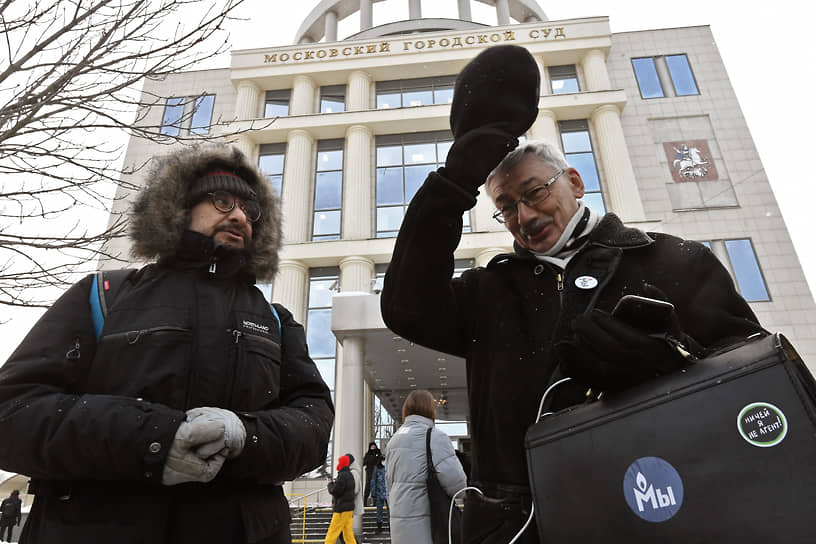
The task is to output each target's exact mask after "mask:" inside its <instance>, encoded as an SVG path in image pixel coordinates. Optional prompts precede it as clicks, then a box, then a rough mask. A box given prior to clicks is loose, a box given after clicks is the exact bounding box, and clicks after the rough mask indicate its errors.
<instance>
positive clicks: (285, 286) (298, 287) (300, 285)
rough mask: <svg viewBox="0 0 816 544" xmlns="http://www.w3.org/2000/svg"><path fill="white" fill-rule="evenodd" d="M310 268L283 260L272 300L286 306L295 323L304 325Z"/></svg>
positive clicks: (279, 266)
mask: <svg viewBox="0 0 816 544" xmlns="http://www.w3.org/2000/svg"><path fill="white" fill-rule="evenodd" d="M307 285H309V268H308V267H307V266H306V265H305V264H303V263H302V262H300V261H293V260H282V261H281V262H280V264H279V265H278V275H277V276H276V277H275V287H274V292H273V293H272V300H273V301H274V302H277V303H279V304H283V305H284V306H286V309H288V310H289V311H290V312H292V316H293V317H294V318H295V321H297V322H298V323H303V321H304V317H305V316H306V308H305V304H306V286H307Z"/></svg>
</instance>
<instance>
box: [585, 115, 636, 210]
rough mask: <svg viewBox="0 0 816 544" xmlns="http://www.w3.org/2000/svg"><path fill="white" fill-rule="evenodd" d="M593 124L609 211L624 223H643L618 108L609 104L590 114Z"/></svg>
mask: <svg viewBox="0 0 816 544" xmlns="http://www.w3.org/2000/svg"><path fill="white" fill-rule="evenodd" d="M592 122H593V123H594V125H595V133H596V136H597V137H598V138H597V139H598V148H599V149H598V151H599V155H600V159H601V164H603V169H604V172H605V174H606V194H607V196H608V197H609V211H613V212H615V213H616V214H618V216H619V217H620V218H621V220H623V221H624V222H626V221H643V220H645V219H646V215H645V214H644V212H643V203H642V202H641V201H640V193H639V191H638V186H637V182H636V181H635V172H634V169H633V168H632V161H631V160H630V159H629V150H628V149H627V148H626V140H625V139H624V137H623V127H622V126H621V122H620V112H619V111H618V108H617V107H616V106H613V105H612V104H605V105H603V106H600V107H599V108H598V109H596V110H595V111H594V112H592Z"/></svg>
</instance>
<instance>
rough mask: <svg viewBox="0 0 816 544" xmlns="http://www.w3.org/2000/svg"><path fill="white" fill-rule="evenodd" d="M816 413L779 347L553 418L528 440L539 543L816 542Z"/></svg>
mask: <svg viewBox="0 0 816 544" xmlns="http://www.w3.org/2000/svg"><path fill="white" fill-rule="evenodd" d="M814 399H816V383H815V382H814V380H813V377H812V376H811V374H810V372H809V371H808V369H807V367H806V366H805V365H804V363H803V362H802V360H801V359H800V358H799V356H798V355H797V354H796V351H795V350H794V349H793V347H792V346H791V345H790V343H789V342H788V341H787V340H786V339H785V338H784V337H783V336H782V335H780V334H775V335H766V336H764V337H761V338H757V339H754V340H752V341H749V342H746V343H745V344H744V345H741V346H739V347H737V348H735V349H732V350H730V351H727V352H725V353H721V354H719V355H716V356H712V357H710V358H707V359H704V360H702V361H700V362H698V363H697V364H694V365H691V366H689V367H688V368H687V369H685V370H684V371H683V372H679V373H675V374H672V375H669V376H664V377H662V378H659V379H656V380H653V381H651V382H649V383H648V384H644V385H643V386H639V387H637V388H632V389H630V390H627V391H625V392H622V393H619V394H617V395H614V396H613V395H606V396H604V397H602V399H601V400H599V401H597V402H593V403H590V404H584V405H580V406H576V407H573V408H570V409H567V410H563V411H561V412H558V413H555V414H552V415H547V416H544V417H542V419H541V420H540V421H539V422H538V423H536V424H535V425H533V426H532V427H530V429H529V430H528V432H527V439H526V447H527V462H528V467H529V469H530V485H531V487H532V489H533V495H534V502H535V510H536V512H535V514H536V522H537V525H538V531H539V537H540V541H541V542H547V543H548V544H558V543H567V542H569V543H576V542H581V543H589V542H605V543H606V542H614V543H617V542H637V543H652V542H653V543H661V544H674V543H677V544H680V543H682V544H691V543H697V542H705V543H708V542H714V543H718V544H737V543H739V544H745V543H752V542H785V543H800V542H802V543H804V542H808V543H814V542H816V523H814V520H813V518H812V517H811V516H813V515H814V514H816V409H815V408H814ZM757 403H759V404H757ZM673 471H674V472H673ZM630 504H631V506H630ZM636 507H637V508H636ZM640 509H642V512H641V511H640Z"/></svg>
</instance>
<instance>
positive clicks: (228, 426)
mask: <svg viewBox="0 0 816 544" xmlns="http://www.w3.org/2000/svg"><path fill="white" fill-rule="evenodd" d="M187 421H190V422H193V423H195V422H197V421H202V422H204V421H206V422H215V423H219V424H221V425H223V428H224V433H223V435H222V436H220V437H219V438H217V439H215V440H213V441H210V442H208V443H206V444H202V445H200V446H199V447H198V450H197V452H198V455H199V457H201V458H202V459H206V458H208V457H210V456H211V455H214V454H215V453H221V454H222V455H226V456H227V457H229V458H233V457H237V456H238V455H240V453H241V452H242V451H243V449H244V443H245V442H246V427H244V422H243V421H241V419H240V418H239V417H238V416H237V415H235V412H231V411H229V410H225V409H223V408H213V407H210V406H203V407H200V408H192V409H191V410H187Z"/></svg>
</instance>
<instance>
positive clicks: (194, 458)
mask: <svg viewBox="0 0 816 544" xmlns="http://www.w3.org/2000/svg"><path fill="white" fill-rule="evenodd" d="M223 436H224V425H223V424H222V423H220V422H217V421H205V420H200V421H196V422H191V421H184V422H183V423H182V424H181V425H180V426H179V428H178V430H177V431H176V436H175V438H174V439H173V443H172V444H170V451H169V452H168V453H167V459H166V460H165V462H164V472H163V474H162V483H163V484H164V485H177V484H183V483H186V482H205V483H206V482H209V481H211V480H212V479H213V478H215V476H216V474H218V471H219V470H221V466H222V465H223V464H224V461H225V460H226V455H224V454H223V453H216V454H215V455H211V456H209V457H206V458H202V457H201V456H200V454H199V453H198V452H197V451H196V450H197V449H198V448H199V446H201V445H202V444H209V443H212V442H214V441H216V440H219V439H221V440H223Z"/></svg>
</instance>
